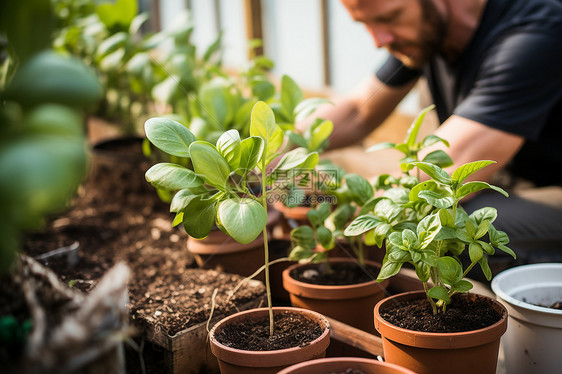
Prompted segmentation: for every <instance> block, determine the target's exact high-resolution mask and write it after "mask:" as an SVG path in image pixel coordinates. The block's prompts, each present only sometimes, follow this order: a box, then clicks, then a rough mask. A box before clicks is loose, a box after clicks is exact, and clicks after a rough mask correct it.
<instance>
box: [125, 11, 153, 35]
mask: <svg viewBox="0 0 562 374" xmlns="http://www.w3.org/2000/svg"><path fill="white" fill-rule="evenodd" d="M149 18H150V14H148V13H146V12H144V13H140V14H137V15H136V16H135V18H133V20H132V21H131V25H130V26H129V34H131V35H133V34H136V33H137V32H138V31H139V30H140V28H141V26H142V25H143V24H144V23H145V22H146V21H148V19H149Z"/></svg>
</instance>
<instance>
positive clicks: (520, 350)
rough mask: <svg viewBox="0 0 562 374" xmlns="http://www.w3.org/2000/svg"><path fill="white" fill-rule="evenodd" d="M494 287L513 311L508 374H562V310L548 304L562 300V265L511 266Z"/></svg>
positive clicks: (506, 352)
mask: <svg viewBox="0 0 562 374" xmlns="http://www.w3.org/2000/svg"><path fill="white" fill-rule="evenodd" d="M492 290H493V291H494V293H495V294H496V296H497V298H498V300H499V301H500V302H501V303H503V304H504V305H505V307H506V308H507V310H508V313H509V321H508V326H507V332H506V333H505V335H504V336H503V337H502V343H503V349H504V355H505V367H506V373H507V374H518V373H521V374H531V373H537V374H538V373H541V374H546V373H556V374H559V373H562V310H559V309H552V308H548V307H547V306H549V305H552V304H553V303H555V302H557V301H562V264H534V265H524V266H518V267H514V268H511V269H508V270H506V271H503V272H501V273H500V274H498V275H497V276H496V277H495V278H494V279H493V280H492ZM537 304H538V305H544V306H538V305H537Z"/></svg>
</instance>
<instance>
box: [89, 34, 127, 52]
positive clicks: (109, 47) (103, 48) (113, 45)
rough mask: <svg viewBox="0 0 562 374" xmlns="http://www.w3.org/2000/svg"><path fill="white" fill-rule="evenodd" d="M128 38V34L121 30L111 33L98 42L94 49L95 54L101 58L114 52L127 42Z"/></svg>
mask: <svg viewBox="0 0 562 374" xmlns="http://www.w3.org/2000/svg"><path fill="white" fill-rule="evenodd" d="M128 38H129V35H127V33H126V32H123V31H121V32H118V33H115V34H113V35H111V36H110V37H108V38H106V39H105V40H103V41H102V42H101V43H100V45H99V46H98V48H97V49H96V56H97V57H98V58H101V57H104V56H107V55H109V54H110V53H113V52H115V51H116V50H117V49H119V48H120V47H123V46H124V45H125V44H126V43H127V39H128Z"/></svg>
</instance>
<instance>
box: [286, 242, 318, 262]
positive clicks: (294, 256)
mask: <svg viewBox="0 0 562 374" xmlns="http://www.w3.org/2000/svg"><path fill="white" fill-rule="evenodd" d="M314 254H315V252H314V251H313V250H312V249H310V248H308V247H301V246H300V245H297V246H295V247H293V249H291V253H289V260H290V261H300V260H306V259H309V258H311V257H312V256H314Z"/></svg>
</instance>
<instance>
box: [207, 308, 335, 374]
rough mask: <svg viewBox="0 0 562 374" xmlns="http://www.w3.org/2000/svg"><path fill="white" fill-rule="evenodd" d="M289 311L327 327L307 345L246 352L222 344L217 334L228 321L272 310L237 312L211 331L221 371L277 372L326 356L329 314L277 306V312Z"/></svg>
mask: <svg viewBox="0 0 562 374" xmlns="http://www.w3.org/2000/svg"><path fill="white" fill-rule="evenodd" d="M287 310H288V311H291V312H293V313H299V314H303V315H304V316H305V317H306V318H309V319H311V320H313V321H316V322H318V323H319V324H320V325H321V326H322V328H323V330H324V331H323V333H322V335H321V336H320V337H318V338H317V339H316V340H314V341H312V342H311V343H310V344H309V345H306V346H304V347H295V348H288V349H280V350H276V351H245V350H241V349H235V348H230V347H227V346H225V345H223V344H221V343H219V342H218V341H217V339H216V337H215V336H216V334H217V333H218V332H219V331H220V330H221V329H222V328H224V326H225V325H227V324H236V323H237V322H238V321H241V320H245V319H251V318H263V317H264V316H267V315H268V309H267V308H261V309H253V310H248V311H245V312H240V313H236V314H233V315H231V316H229V317H226V318H224V319H222V320H221V321H220V322H218V323H217V324H216V325H215V326H214V327H213V328H212V329H211V332H210V333H209V338H210V342H211V351H212V352H213V354H214V355H215V357H217V359H218V361H219V367H220V371H221V373H222V374H238V373H255V374H268V373H277V372H278V371H279V370H281V369H283V368H285V367H287V366H290V365H293V364H296V363H299V362H303V361H308V360H313V359H316V358H323V357H325V355H326V348H328V345H329V344H330V324H329V322H328V320H327V319H326V317H324V316H322V315H321V314H319V313H315V312H312V311H309V310H304V309H299V308H291V307H275V308H273V313H274V314H275V313H281V312H283V311H287Z"/></svg>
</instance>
